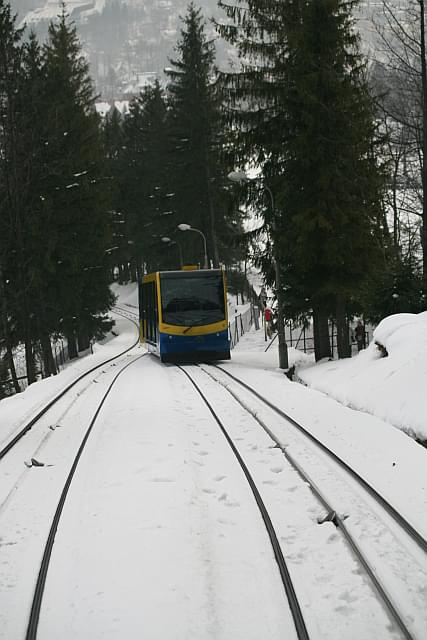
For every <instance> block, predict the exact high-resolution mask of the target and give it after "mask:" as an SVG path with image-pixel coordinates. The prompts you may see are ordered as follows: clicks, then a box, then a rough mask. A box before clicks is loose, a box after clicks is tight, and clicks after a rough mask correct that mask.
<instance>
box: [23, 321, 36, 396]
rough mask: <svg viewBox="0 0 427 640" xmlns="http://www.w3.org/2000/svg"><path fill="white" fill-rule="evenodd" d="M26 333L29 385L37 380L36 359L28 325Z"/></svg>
mask: <svg viewBox="0 0 427 640" xmlns="http://www.w3.org/2000/svg"><path fill="white" fill-rule="evenodd" d="M25 333H26V335H25V363H26V366H27V380H28V385H30V384H33V382H35V381H36V363H35V359H34V350H33V341H32V340H31V337H30V335H29V330H28V327H27V328H26V332H25Z"/></svg>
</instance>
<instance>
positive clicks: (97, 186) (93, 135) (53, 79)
mask: <svg viewBox="0 0 427 640" xmlns="http://www.w3.org/2000/svg"><path fill="white" fill-rule="evenodd" d="M43 59H44V70H45V100H46V105H47V108H46V117H47V121H48V122H49V134H48V138H47V139H46V141H45V147H46V157H45V162H46V167H47V170H48V171H47V175H46V178H45V183H44V194H45V195H44V197H47V198H49V200H50V202H51V205H52V210H53V211H54V221H53V226H52V228H51V230H50V242H51V243H52V245H53V247H52V265H53V271H52V274H51V279H50V282H49V295H50V300H51V302H52V310H53V311H55V312H56V321H57V322H58V324H59V325H60V326H61V327H62V330H63V332H64V333H65V335H67V337H68V339H69V340H68V341H69V349H70V355H71V356H73V355H76V351H77V345H76V342H75V338H76V337H77V338H78V341H79V343H78V347H79V348H87V346H88V344H89V339H90V338H91V337H92V336H94V335H98V334H102V333H103V332H104V331H105V330H107V329H108V328H109V327H111V322H110V321H108V320H107V319H106V318H105V317H104V316H103V314H104V313H105V312H106V311H107V310H108V308H109V307H110V305H111V304H112V295H111V293H110V291H109V288H108V278H109V275H108V269H107V260H106V250H107V249H108V248H109V247H110V246H111V234H110V228H109V217H108V213H107V211H108V209H109V207H108V203H107V202H106V199H105V193H106V189H105V180H104V178H105V174H104V164H103V145H102V137H101V131H100V126H99V119H98V116H97V114H96V112H95V109H94V100H95V96H94V93H93V88H92V82H91V80H90V77H89V74H88V65H87V63H86V61H85V60H84V58H83V57H82V54H81V49H80V44H79V41H78V38H77V34H76V28H75V26H74V24H73V23H70V22H69V20H68V16H67V14H66V12H65V9H64V7H63V9H62V14H61V16H60V17H59V21H58V22H57V23H51V24H50V26H49V33H48V40H47V43H46V44H45V46H44V49H43Z"/></svg>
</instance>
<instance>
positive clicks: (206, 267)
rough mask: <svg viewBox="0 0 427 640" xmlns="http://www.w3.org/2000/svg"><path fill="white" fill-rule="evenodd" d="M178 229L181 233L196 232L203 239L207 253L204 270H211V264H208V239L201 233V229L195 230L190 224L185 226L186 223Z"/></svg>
mask: <svg viewBox="0 0 427 640" xmlns="http://www.w3.org/2000/svg"><path fill="white" fill-rule="evenodd" d="M178 229H179V230H180V231H195V232H196V233H198V234H200V235H201V236H202V238H203V247H204V251H205V256H204V261H205V262H204V265H203V269H209V264H208V252H207V248H206V237H205V234H204V233H203V232H202V231H200V229H195V228H194V227H192V226H191V225H190V224H185V222H183V223H181V224H179V225H178Z"/></svg>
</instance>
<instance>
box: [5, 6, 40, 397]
mask: <svg viewBox="0 0 427 640" xmlns="http://www.w3.org/2000/svg"><path fill="white" fill-rule="evenodd" d="M23 51H24V47H23V43H22V30H20V29H17V27H16V17H15V16H12V15H11V11H10V5H9V4H8V3H5V2H3V1H1V2H0V150H1V153H0V277H1V279H2V282H1V285H0V288H1V294H2V301H1V313H2V323H1V325H2V330H3V332H4V338H5V344H6V350H7V352H8V354H9V365H10V368H11V371H12V375H13V363H12V357H11V353H12V348H13V347H14V346H15V345H16V344H17V343H18V342H22V343H24V345H25V355H26V364H27V377H28V382H29V383H31V382H33V381H34V380H35V364H34V350H33V344H34V339H35V327H34V321H33V319H34V315H33V311H32V304H31V299H30V291H31V279H30V277H29V275H30V274H29V267H30V265H31V255H30V252H29V228H30V217H31V212H30V210H29V208H28V198H29V190H30V189H29V187H30V163H31V151H32V149H31V146H30V145H29V144H28V143H29V140H28V137H26V134H28V130H26V129H25V108H26V105H25V101H24V100H23V85H24V81H25V79H24V72H23ZM15 388H16V385H15Z"/></svg>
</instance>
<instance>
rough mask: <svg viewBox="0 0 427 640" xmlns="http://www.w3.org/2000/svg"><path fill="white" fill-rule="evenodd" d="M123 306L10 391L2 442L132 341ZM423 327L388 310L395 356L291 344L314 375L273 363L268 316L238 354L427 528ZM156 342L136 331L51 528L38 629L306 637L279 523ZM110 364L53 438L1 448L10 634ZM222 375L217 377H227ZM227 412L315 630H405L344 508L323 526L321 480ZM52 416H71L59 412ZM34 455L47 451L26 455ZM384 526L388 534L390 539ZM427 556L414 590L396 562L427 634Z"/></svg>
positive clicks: (414, 615)
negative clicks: (346, 537) (153, 349)
mask: <svg viewBox="0 0 427 640" xmlns="http://www.w3.org/2000/svg"><path fill="white" fill-rule="evenodd" d="M116 293H120V299H119V304H120V306H121V307H122V308H128V309H129V310H130V311H135V312H136V310H137V300H136V292H135V288H134V286H133V285H132V286H128V287H121V288H119V287H116ZM115 319H116V322H117V326H116V331H117V332H118V334H119V336H118V337H117V338H115V339H113V340H109V341H108V342H106V343H105V344H104V345H98V346H97V349H96V350H95V353H94V354H93V355H88V356H86V357H85V358H81V359H80V360H79V361H78V362H74V363H71V364H70V365H69V367H68V368H67V369H66V370H65V371H63V372H62V373H61V374H60V375H59V376H56V377H55V378H50V379H48V380H45V381H41V382H38V383H36V384H34V385H32V386H31V387H30V388H29V389H28V390H27V391H26V392H25V393H23V394H20V395H19V396H16V397H13V398H10V399H7V400H4V401H1V402H0V444H1V442H4V441H6V440H7V439H9V437H10V436H11V435H13V434H14V433H15V432H16V431H17V430H18V429H19V425H20V424H22V423H23V422H24V421H25V420H26V419H28V417H29V416H31V415H32V414H33V413H34V412H35V411H36V409H37V408H38V407H39V406H40V405H41V404H42V403H43V402H44V401H45V400H46V399H47V398H51V397H53V396H54V395H56V393H58V391H59V390H60V389H61V388H62V387H63V386H65V385H66V384H68V383H69V381H70V380H72V379H73V378H75V377H77V376H78V375H80V374H81V372H82V371H84V370H88V369H90V368H91V367H93V366H94V365H95V364H96V363H97V362H98V361H99V360H100V359H102V358H105V357H111V356H112V355H113V354H115V353H119V352H120V351H122V350H123V349H124V348H126V346H130V345H131V344H132V343H133V342H134V341H135V332H136V329H135V327H134V326H133V325H132V324H131V323H130V322H129V321H128V320H125V319H123V318H119V317H117V316H116V317H115ZM424 327H426V329H427V324H426V323H425V320H424V317H417V316H408V317H404V318H402V317H400V318H391V319H388V320H387V321H386V322H385V323H384V324H383V325H382V326H381V325H380V327H379V328H378V330H377V334H376V335H375V336H374V339H378V340H379V341H381V342H382V344H383V345H384V346H385V347H386V348H387V350H388V353H389V356H388V357H387V358H379V357H378V355H379V354H378V353H377V351H376V349H375V346H374V345H372V346H370V347H369V348H368V349H367V350H366V351H365V352H362V353H361V354H359V355H358V356H357V357H355V358H352V359H351V360H348V361H343V362H336V361H335V362H328V363H322V364H318V365H314V363H313V361H312V358H311V357H306V356H304V354H301V353H300V352H296V351H295V350H294V349H290V351H289V355H290V362H291V364H296V365H297V373H298V375H299V377H300V378H301V379H302V380H303V382H304V383H305V384H306V385H308V386H309V387H311V388H307V387H306V386H304V385H302V384H299V383H297V382H290V381H289V380H288V378H287V377H286V376H284V374H283V372H282V371H280V370H279V369H278V368H277V361H278V357H277V347H276V345H275V344H273V346H272V347H271V348H270V349H269V350H268V351H267V352H266V351H265V348H266V347H267V344H268V343H266V342H265V340H264V334H263V332H262V331H250V332H248V333H246V334H245V335H244V336H243V337H242V338H241V340H240V342H239V344H238V345H237V347H236V348H235V350H234V351H233V354H232V360H231V361H230V362H228V363H225V364H224V367H225V368H227V369H228V370H229V371H231V372H234V373H236V375H238V376H239V377H241V378H243V379H245V380H246V381H247V383H249V384H250V385H251V386H253V387H254V388H257V389H258V390H259V391H260V392H261V393H263V394H265V395H267V396H268V397H269V398H270V399H271V401H273V402H275V403H276V404H278V405H279V406H281V408H282V409H283V410H285V411H287V412H288V413H290V414H291V415H292V416H293V417H294V418H295V419H296V420H298V421H300V422H301V423H303V424H304V425H305V426H307V428H309V429H310V430H311V431H312V432H313V433H315V434H316V435H318V436H319V437H321V439H322V440H323V441H324V442H325V444H327V445H328V446H330V447H331V448H333V449H334V450H335V451H336V452H337V453H338V454H339V455H342V456H343V457H344V458H345V459H346V460H347V461H348V463H350V464H351V465H352V466H354V467H355V468H356V469H357V470H359V471H360V472H361V473H362V474H363V475H364V477H365V478H366V479H367V480H368V481H370V482H372V483H373V484H375V486H376V487H377V488H378V489H379V490H380V491H381V492H382V493H384V495H385V497H386V498H388V499H389V500H390V501H392V503H393V504H394V505H395V506H396V507H397V508H398V510H399V511H401V512H402V513H403V514H404V515H405V517H407V518H408V519H409V520H410V522H411V523H412V524H413V525H414V526H416V527H417V528H418V529H419V531H420V533H422V534H423V535H424V536H426V535H427V474H426V456H427V451H426V449H424V448H423V447H421V446H420V445H419V444H417V443H416V442H415V441H414V439H413V438H411V437H409V436H408V435H407V433H411V434H416V435H417V436H418V437H421V438H422V437H427V428H426V424H425V420H424V416H425V410H424V403H423V393H424V389H425V381H426V379H427V376H426V373H427V372H426V369H425V366H426V365H424V364H423V362H425V361H426V356H427V345H426V338H425V333H424ZM143 352H144V350H143V349H142V348H138V347H136V348H135V349H134V350H133V351H132V352H131V355H130V356H126V357H125V358H127V359H128V360H129V362H132V364H131V365H130V366H129V367H128V369H127V372H126V374H123V378H120V382H119V386H118V392H117V393H116V394H115V395H114V396H112V397H111V399H109V401H108V403H107V404H106V406H105V408H104V410H103V411H102V412H101V414H100V417H99V423H98V424H97V425H96V429H94V432H93V435H91V437H90V439H89V441H88V445H89V446H88V449H87V451H86V452H85V455H84V456H82V459H81V462H80V463H79V468H78V474H77V475H76V478H75V483H74V481H73V492H72V493H71V494H70V496H69V498H67V501H66V508H65V510H64V514H63V518H62V519H61V525H60V528H59V530H58V534H57V538H56V541H55V546H54V553H53V556H52V561H53V564H52V568H51V569H50V570H49V580H48V583H47V586H46V592H45V603H44V607H43V609H42V614H41V619H40V627H39V637H40V640H49V639H50V638H52V640H53V639H55V640H56V639H57V638H58V637H61V638H62V640H75V639H78V640H87V639H88V638H90V640H95V639H97V638H99V639H101V638H102V640H105V639H109V638H111V639H114V640H121V639H122V638H131V637H139V636H141V637H146V638H148V639H149V640H157V639H158V640H172V639H173V640H182V639H184V638H185V640H189V639H192V640H193V639H194V640H207V639H209V640H210V639H212V640H213V639H215V640H219V639H221V640H229V639H230V638H233V640H251V639H253V640H260V639H262V640H264V638H265V639H267V638H268V640H276V638H277V640H278V639H279V638H283V637H289V638H293V637H294V631H293V627H292V622H291V621H290V618H289V613H288V612H287V608H286V603H285V602H284V599H283V593H282V591H281V589H280V586H278V581H277V571H276V569H275V564H274V561H273V560H272V557H271V551H270V549H269V547H268V545H266V541H265V532H264V531H263V530H262V527H261V526H260V523H259V516H258V515H257V513H256V512H255V511H254V509H253V505H252V502H251V500H250V499H249V500H248V495H247V487H246V485H245V483H244V482H242V478H241V475H240V474H239V472H238V471H237V469H236V467H235V463H234V462H233V460H232V459H231V457H230V453H229V451H228V449H227V447H225V446H224V441H223V438H221V437H220V434H219V433H218V431H217V428H216V427H215V425H214V424H213V422H212V419H211V417H210V416H209V414H208V412H207V411H206V408H204V407H203V406H202V404H201V403H200V402H199V401H198V400H197V399H196V397H195V395H194V391H193V390H191V388H189V385H188V384H187V383H186V382H185V380H183V375H182V373H180V372H179V371H178V370H176V369H175V368H174V367H169V366H164V365H161V364H160V363H159V362H158V361H157V360H156V359H155V358H153V357H144V358H142V359H141V360H136V358H137V357H138V356H139V355H141V354H142V353H143ZM103 369H104V370H103V371H102V372H100V373H99V374H97V375H96V376H94V379H92V376H90V378H91V379H90V380H88V381H86V382H85V383H84V384H82V385H81V387H80V386H79V387H78V389H76V393H75V398H74V401H73V403H72V404H71V405H70V406H60V407H58V409H57V410H56V413H55V415H53V416H50V417H49V419H47V420H46V422H45V424H44V426H43V429H42V433H44V434H45V435H44V436H43V439H42V440H41V441H40V438H39V436H38V433H37V432H36V431H34V432H33V431H31V432H30V433H29V434H28V435H27V436H26V437H25V438H24V439H23V441H21V443H20V445H19V447H18V448H17V451H16V452H14V453H13V454H10V457H6V458H5V462H4V464H3V465H1V466H0V556H1V560H0V567H1V568H0V603H1V606H0V638H1V640H20V638H24V637H25V621H26V614H27V610H28V607H29V603H30V598H31V593H32V590H33V588H34V579H35V575H36V573H37V569H38V566H39V563H40V547H41V544H42V542H43V540H44V539H45V538H46V535H47V529H48V527H49V526H50V525H49V523H50V519H51V512H52V509H54V505H55V504H56V502H57V499H58V495H59V493H60V492H61V489H62V486H63V482H64V478H65V477H66V474H67V473H68V468H69V464H70V460H72V457H73V452H75V450H76V447H77V446H78V444H79V442H80V441H81V438H82V434H83V433H84V431H85V429H86V428H87V423H88V420H89V419H90V417H91V415H92V414H91V412H93V409H94V407H95V406H96V403H97V401H98V399H99V397H101V395H102V392H103V390H105V388H106V386H107V385H108V384H109V383H110V382H111V380H112V379H113V377H114V375H115V374H116V372H117V368H116V367H113V366H110V367H105V368H103ZM212 393H214V394H215V393H218V390H216V391H215V385H214V384H213V383H212ZM334 398H336V399H337V400H339V401H340V402H336V400H335V399H334ZM343 405H345V406H343ZM351 407H353V408H351ZM355 408H357V410H356V409H355ZM222 412H223V414H224V419H227V416H228V420H229V421H230V429H232V430H234V437H235V438H236V440H240V441H241V443H240V446H241V447H242V449H243V450H244V451H245V452H246V454H247V456H248V459H249V461H250V464H251V465H252V466H253V471H254V474H255V475H256V477H257V482H259V484H260V486H263V487H264V491H265V492H266V499H267V500H268V503H269V508H271V510H272V513H274V514H276V515H277V519H278V523H279V524H278V529H279V531H280V534H281V539H282V540H283V541H286V545H287V547H288V549H289V551H288V553H289V558H288V559H289V561H290V563H291V567H292V572H293V574H294V577H295V579H296V583H297V586H298V588H299V590H300V592H301V594H302V595H301V597H302V601H303V605H304V606H305V609H306V611H307V613H306V615H307V622H308V625H309V630H310V631H311V632H312V634H313V638H316V639H320V638H322V639H324V640H347V639H348V640H350V639H351V640H353V639H356V638H357V639H358V640H371V638H373V637H375V638H378V639H381V640H382V639H383V638H384V639H386V638H387V639H388V640H390V639H392V638H393V639H394V638H398V637H399V635H398V634H397V633H396V630H395V629H393V628H391V627H390V625H389V623H388V620H387V618H385V616H384V613H383V612H382V610H378V607H377V605H376V603H375V599H374V598H372V597H369V594H368V595H367V593H366V589H365V588H364V587H366V585H365V584H364V583H365V580H364V579H363V577H361V576H360V572H359V570H358V568H357V567H356V566H353V565H352V561H350V560H349V559H348V555H347V554H346V550H345V548H344V545H343V544H342V542H341V541H340V539H339V537H338V536H337V534H336V531H335V528H334V526H333V525H332V524H331V523H329V524H326V525H322V527H319V526H318V524H317V519H316V518H317V515H318V508H317V507H316V506H315V505H313V504H312V500H313V499H312V496H311V492H310V491H309V489H308V487H307V486H306V485H304V483H301V482H300V481H299V480H298V478H297V477H296V474H295V472H293V471H292V470H291V469H290V468H288V466H287V465H286V464H285V463H284V462H283V457H282V456H281V453H280V452H279V451H278V450H277V449H274V448H272V446H271V442H269V441H268V439H267V438H266V436H265V434H262V433H259V429H258V428H257V427H256V425H252V423H251V424H250V423H249V422H250V421H248V418H247V416H245V415H243V414H242V412H241V411H239V410H238V409H234V410H232V411H230V408H229V406H228V405H227V406H224V407H223V409H222ZM52 424H54V425H56V424H58V425H60V427H59V428H56V429H55V430H51V429H49V427H50V426H52ZM396 427H397V428H396ZM404 431H406V433H404ZM283 438H284V439H285V440H286V439H287V441H288V442H289V446H290V447H291V448H292V450H297V449H298V447H299V446H300V445H298V443H297V442H293V441H292V439H291V436H289V435H288V434H285V433H283ZM304 455H310V454H304ZM31 457H35V458H37V459H41V460H42V461H44V462H45V463H46V465H45V466H44V467H40V468H34V467H33V468H28V467H26V466H25V464H24V461H25V460H28V459H29V458H31ZM313 473H314V466H313ZM339 489H340V491H341V490H343V487H339ZM280 509H284V511H283V515H281V511H280ZM345 509H347V507H345ZM348 509H353V507H350V506H349V507H348ZM362 511H363V509H362ZM365 519H366V518H365V517H364V516H363V513H362V515H361V517H360V518H359V521H358V520H357V519H355V517H354V511H352V518H349V522H350V525H351V523H353V526H354V527H362V528H363V526H365ZM380 528H381V527H378V532H377V535H376V541H375V542H376V544H377V546H379V547H381V548H384V549H385V550H386V547H387V546H388V544H384V538H383V537H382V533H381V531H380V530H379V529H380ZM242 531H244V532H245V536H244V538H242V537H241V535H240V534H241V532H242ZM328 554H330V557H329V555H328ZM410 555H411V558H412V559H414V558H415V556H416V554H414V553H411V554H410ZM414 561H415V560H414ZM408 562H409V564H410V561H408ZM392 569H393V571H394V572H395V573H396V575H397V576H399V574H400V575H401V577H402V584H405V583H406V580H409V575H408V576H406V575H405V567H404V566H403V560H402V559H399V558H398V557H395V558H394V559H393V567H392ZM426 571H427V569H426ZM426 571H423V570H420V571H419V576H418V577H419V580H418V583H416V584H418V585H419V586H418V587H416V588H415V589H414V588H412V589H408V593H406V589H405V588H404V587H402V586H401V585H400V583H399V582H398V577H397V578H396V577H395V578H393V579H392V580H391V582H390V585H391V586H390V588H391V590H392V593H393V595H394V597H395V599H396V598H398V604H400V605H402V606H404V608H405V607H406V605H408V606H410V607H412V608H411V616H410V617H411V621H412V626H413V629H414V631H415V632H416V633H415V637H417V638H418V639H419V640H421V638H423V637H427V636H426V634H424V631H425V632H426V633H427V611H426V608H425V598H426V595H427V593H426V585H427V580H426V579H425V576H426V575H427V573H426ZM413 573H414V572H413V571H412V574H413ZM423 585H424V586H423ZM414 591H416V592H414ZM396 594H398V595H397V596H396ZM423 603H424V604H423Z"/></svg>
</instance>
